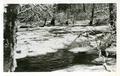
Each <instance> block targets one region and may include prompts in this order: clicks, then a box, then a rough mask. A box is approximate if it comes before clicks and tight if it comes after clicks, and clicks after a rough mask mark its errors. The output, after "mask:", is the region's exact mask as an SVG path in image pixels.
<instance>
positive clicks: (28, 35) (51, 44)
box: [15, 21, 109, 58]
mask: <svg viewBox="0 0 120 76" xmlns="http://www.w3.org/2000/svg"><path fill="white" fill-rule="evenodd" d="M86 22H88V21H86ZM78 23H79V22H78ZM84 23H85V22H84V21H83V22H81V24H80V25H82V24H84ZM108 28H109V27H108V26H96V27H93V26H86V27H81V26H75V27H71V26H50V27H47V26H45V27H36V28H30V29H31V30H32V31H28V30H29V29H28V28H26V29H25V28H24V30H23V31H18V32H17V45H16V48H15V57H16V58H23V57H26V56H36V55H42V54H46V53H49V52H56V51H57V50H58V49H63V48H66V47H67V45H70V44H71V42H72V41H73V40H74V39H75V38H76V37H77V36H78V34H75V33H66V34H62V36H61V37H54V36H55V34H52V33H50V32H49V31H50V30H52V29H64V30H66V31H70V32H72V31H77V32H80V31H82V32H83V31H90V30H102V31H103V30H107V29H108ZM22 29H23V28H20V29H19V30H22ZM27 29H28V30H27ZM94 38H95V37H94V36H91V38H89V40H92V39H94ZM85 40H88V38H86V37H83V36H80V38H78V39H77V40H76V42H82V41H85ZM75 44H76V43H75ZM91 44H92V45H93V46H96V42H95V41H93V42H91ZM89 49H91V47H89V46H86V47H78V46H75V47H73V48H71V49H70V50H69V51H71V52H74V53H77V52H83V51H87V50H89ZM16 51H21V53H16ZM29 51H31V52H29Z"/></svg>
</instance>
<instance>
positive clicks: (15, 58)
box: [3, 3, 117, 72]
mask: <svg viewBox="0 0 120 76" xmlns="http://www.w3.org/2000/svg"><path fill="white" fill-rule="evenodd" d="M116 12H117V7H116V4H115V3H89V4H87V3H78V4H72V3H71V4H67V3H64V4H59V3H58V4H57V3H56V4H6V5H4V25H3V26H4V30H3V31H4V39H3V40H4V41H3V42H4V43H3V45H4V72H56V71H58V72H59V71H63V72H74V71H80V72H81V71H87V72H97V71H99V72H103V71H106V72H113V71H116V55H117V54H116V52H117V50H116V46H117V45H116V42H117V40H116V33H117V32H116V26H117V25H116V15H117V13H116Z"/></svg>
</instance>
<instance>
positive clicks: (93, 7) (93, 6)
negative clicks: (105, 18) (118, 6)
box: [89, 4, 95, 26]
mask: <svg viewBox="0 0 120 76" xmlns="http://www.w3.org/2000/svg"><path fill="white" fill-rule="evenodd" d="M94 9H95V4H93V5H92V15H91V19H90V23H89V25H90V26H91V25H93V19H94Z"/></svg>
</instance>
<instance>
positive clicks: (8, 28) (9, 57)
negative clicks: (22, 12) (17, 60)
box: [4, 4, 17, 72]
mask: <svg viewBox="0 0 120 76" xmlns="http://www.w3.org/2000/svg"><path fill="white" fill-rule="evenodd" d="M6 10H7V12H6V15H5V14H4V15H5V18H4V19H5V20H6V22H5V24H4V71H5V72H8V71H13V61H14V58H13V51H14V44H15V41H16V40H15V32H16V29H15V19H16V16H17V11H16V5H15V4H9V5H8V6H7V7H6Z"/></svg>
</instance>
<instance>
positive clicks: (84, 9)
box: [83, 3, 86, 12]
mask: <svg viewBox="0 0 120 76" xmlns="http://www.w3.org/2000/svg"><path fill="white" fill-rule="evenodd" d="M83 11H84V12H86V8H85V4H84V3H83Z"/></svg>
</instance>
